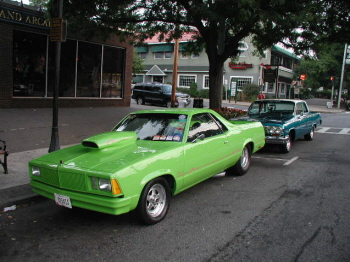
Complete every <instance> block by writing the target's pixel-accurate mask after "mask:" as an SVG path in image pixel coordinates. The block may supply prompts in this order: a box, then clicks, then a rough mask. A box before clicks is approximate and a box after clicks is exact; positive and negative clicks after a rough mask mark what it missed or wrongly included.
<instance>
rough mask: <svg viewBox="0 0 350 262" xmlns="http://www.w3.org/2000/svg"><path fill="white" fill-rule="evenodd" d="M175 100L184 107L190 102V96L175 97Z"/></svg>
mask: <svg viewBox="0 0 350 262" xmlns="http://www.w3.org/2000/svg"><path fill="white" fill-rule="evenodd" d="M177 101H178V103H179V106H180V107H181V106H182V105H183V106H184V107H186V106H188V105H189V104H190V103H191V98H182V97H177Z"/></svg>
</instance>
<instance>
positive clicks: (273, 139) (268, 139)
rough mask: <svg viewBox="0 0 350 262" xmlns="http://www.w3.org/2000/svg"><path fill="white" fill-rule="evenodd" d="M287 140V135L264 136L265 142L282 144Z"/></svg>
mask: <svg viewBox="0 0 350 262" xmlns="http://www.w3.org/2000/svg"><path fill="white" fill-rule="evenodd" d="M288 141H289V136H283V137H281V136H266V137H265V142H266V144H275V145H284V144H287V142H288Z"/></svg>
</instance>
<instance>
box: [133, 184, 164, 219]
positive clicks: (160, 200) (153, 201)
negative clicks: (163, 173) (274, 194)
mask: <svg viewBox="0 0 350 262" xmlns="http://www.w3.org/2000/svg"><path fill="white" fill-rule="evenodd" d="M169 204H170V187H169V184H168V182H167V181H166V179H164V178H162V177H159V178H156V179H154V180H152V181H150V182H149V183H148V184H147V185H146V186H145V187H144V189H143V190H142V194H141V196H140V200H139V203H138V205H137V208H136V211H137V215H138V217H139V219H140V220H141V222H142V223H144V224H146V225H154V224H156V223H158V222H160V221H162V220H163V219H164V218H165V216H166V214H167V212H168V209H169Z"/></svg>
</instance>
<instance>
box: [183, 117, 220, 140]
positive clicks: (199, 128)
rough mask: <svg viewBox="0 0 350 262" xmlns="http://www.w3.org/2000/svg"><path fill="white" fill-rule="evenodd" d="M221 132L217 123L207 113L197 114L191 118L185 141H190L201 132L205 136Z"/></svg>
mask: <svg viewBox="0 0 350 262" xmlns="http://www.w3.org/2000/svg"><path fill="white" fill-rule="evenodd" d="M222 133H223V132H222V130H221V128H220V127H219V125H218V124H217V123H216V122H215V121H214V119H213V118H211V117H210V116H209V114H206V113H204V114H197V115H194V116H193V117H192V119H191V122H190V129H189V132H188V138H187V142H192V141H193V140H195V139H196V138H197V137H198V136H200V135H202V134H203V135H204V137H205V138H207V137H212V136H216V135H219V134H222Z"/></svg>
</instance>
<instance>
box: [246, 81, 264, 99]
mask: <svg viewBox="0 0 350 262" xmlns="http://www.w3.org/2000/svg"><path fill="white" fill-rule="evenodd" d="M242 91H243V92H242V100H245V101H254V100H256V98H257V96H258V95H259V92H260V87H259V86H258V85H256V84H246V85H245V86H244V87H243V89H242Z"/></svg>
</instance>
